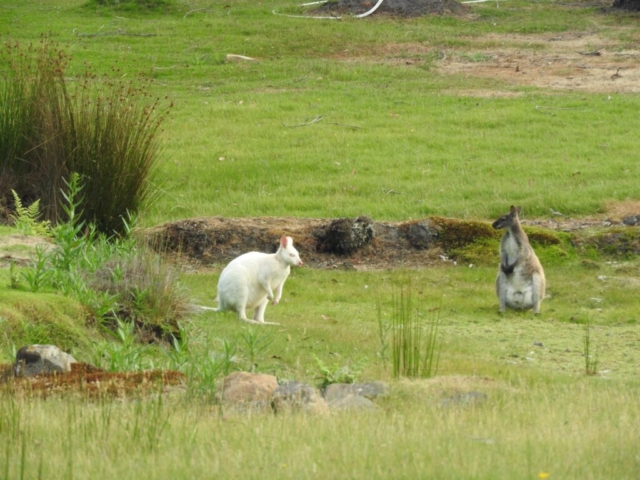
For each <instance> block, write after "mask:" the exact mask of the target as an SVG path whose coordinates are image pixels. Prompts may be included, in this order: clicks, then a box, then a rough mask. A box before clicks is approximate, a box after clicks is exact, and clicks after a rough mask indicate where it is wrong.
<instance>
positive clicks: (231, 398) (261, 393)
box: [216, 372, 278, 404]
mask: <svg viewBox="0 0 640 480" xmlns="http://www.w3.org/2000/svg"><path fill="white" fill-rule="evenodd" d="M277 388H278V380H277V379H276V377H274V376H273V375H265V374H260V373H249V372H234V373H232V374H230V375H228V376H226V377H225V378H224V380H223V382H222V388H221V389H220V391H219V392H218V394H217V395H216V397H217V399H218V400H219V401H220V402H222V403H225V404H239V403H254V404H260V402H268V401H269V400H270V399H271V396H272V395H273V392H275V390H276V389H277Z"/></svg>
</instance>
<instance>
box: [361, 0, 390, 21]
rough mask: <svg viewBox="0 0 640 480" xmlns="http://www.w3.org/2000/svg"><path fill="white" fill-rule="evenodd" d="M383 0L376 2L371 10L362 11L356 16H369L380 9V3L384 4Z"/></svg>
mask: <svg viewBox="0 0 640 480" xmlns="http://www.w3.org/2000/svg"><path fill="white" fill-rule="evenodd" d="M383 1H384V0H378V3H376V4H375V5H374V6H373V8H372V9H371V10H369V11H368V12H365V13H361V14H360V15H356V16H355V17H356V18H364V17H367V16H369V15H371V14H372V13H373V12H375V11H376V10H377V9H378V7H379V6H380V5H382V2H383Z"/></svg>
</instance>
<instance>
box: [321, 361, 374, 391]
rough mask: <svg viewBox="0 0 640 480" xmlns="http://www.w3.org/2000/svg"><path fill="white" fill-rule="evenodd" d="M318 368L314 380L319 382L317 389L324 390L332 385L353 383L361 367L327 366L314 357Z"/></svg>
mask: <svg viewBox="0 0 640 480" xmlns="http://www.w3.org/2000/svg"><path fill="white" fill-rule="evenodd" d="M314 359H315V361H316V365H317V367H318V371H319V373H318V375H317V376H316V378H317V379H318V380H319V381H320V384H319V387H320V388H325V387H327V386H328V385H331V384H332V383H354V382H355V381H356V380H357V379H358V377H359V376H360V374H361V373H362V368H363V367H362V365H360V364H356V365H352V366H349V365H334V366H328V365H326V364H325V363H324V362H323V361H322V360H320V359H319V358H318V357H317V356H315V355H314Z"/></svg>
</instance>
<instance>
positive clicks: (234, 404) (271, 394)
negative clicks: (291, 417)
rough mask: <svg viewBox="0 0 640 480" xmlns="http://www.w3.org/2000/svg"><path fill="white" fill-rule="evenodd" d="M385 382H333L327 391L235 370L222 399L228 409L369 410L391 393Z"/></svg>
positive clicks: (322, 411) (321, 411)
mask: <svg viewBox="0 0 640 480" xmlns="http://www.w3.org/2000/svg"><path fill="white" fill-rule="evenodd" d="M387 390H388V389H387V386H386V385H385V384H384V383H381V382H371V383H360V384H355V383H354V384H346V383H336V384H331V385H329V386H328V387H327V388H325V389H324V390H323V391H320V390H318V389H317V388H315V387H312V386H310V385H307V384H305V383H301V382H295V381H287V382H283V383H281V384H279V383H278V381H277V379H276V377H274V376H273V375H264V374H254V373H248V372H235V373H232V374H230V375H228V376H227V377H225V379H224V380H223V382H222V386H221V388H220V391H219V392H218V397H217V399H218V401H219V402H220V403H221V404H222V406H223V407H224V408H226V409H227V410H228V411H229V410H230V411H235V412H249V411H250V412H265V413H266V412H274V413H276V414H281V413H291V412H294V413H298V412H299V413H310V414H327V413H329V412H331V411H340V410H354V411H368V410H375V409H376V408H378V407H377V406H376V404H375V403H374V402H373V401H372V400H374V399H376V398H378V397H381V396H384V395H386V394H387Z"/></svg>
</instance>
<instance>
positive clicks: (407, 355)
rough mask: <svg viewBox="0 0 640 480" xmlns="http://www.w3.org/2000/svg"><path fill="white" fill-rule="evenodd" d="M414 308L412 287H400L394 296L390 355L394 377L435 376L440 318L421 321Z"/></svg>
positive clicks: (438, 353) (438, 352)
mask: <svg viewBox="0 0 640 480" xmlns="http://www.w3.org/2000/svg"><path fill="white" fill-rule="evenodd" d="M420 317H421V313H420V311H419V310H418V309H417V308H414V305H413V298H412V291H411V285H410V284H409V285H408V286H403V287H400V291H399V293H395V294H394V296H393V307H392V315H391V327H390V330H391V336H392V339H391V356H392V363H393V374H394V376H395V377H410V378H429V377H432V376H435V375H436V372H437V370H438V362H439V360H440V348H439V344H438V326H439V316H438V315H435V316H434V318H433V319H432V320H430V321H423V320H421V319H420Z"/></svg>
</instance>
